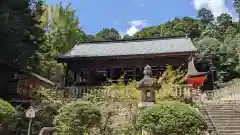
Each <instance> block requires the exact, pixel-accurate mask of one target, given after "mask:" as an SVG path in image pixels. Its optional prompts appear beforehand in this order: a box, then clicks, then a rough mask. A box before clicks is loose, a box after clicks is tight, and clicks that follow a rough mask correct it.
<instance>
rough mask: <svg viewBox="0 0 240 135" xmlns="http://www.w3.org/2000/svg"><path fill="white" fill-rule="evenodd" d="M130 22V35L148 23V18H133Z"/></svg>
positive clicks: (128, 31) (128, 30) (128, 32)
mask: <svg viewBox="0 0 240 135" xmlns="http://www.w3.org/2000/svg"><path fill="white" fill-rule="evenodd" d="M129 24H130V25H131V27H130V28H128V29H127V32H126V34H128V35H129V36H132V35H134V34H135V33H136V32H138V31H139V30H141V29H142V28H144V27H145V26H146V25H147V24H146V20H132V21H131V22H129Z"/></svg>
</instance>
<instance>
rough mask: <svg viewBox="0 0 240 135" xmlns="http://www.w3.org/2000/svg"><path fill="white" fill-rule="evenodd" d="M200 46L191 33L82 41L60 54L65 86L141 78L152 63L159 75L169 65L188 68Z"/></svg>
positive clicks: (90, 84)
mask: <svg viewBox="0 0 240 135" xmlns="http://www.w3.org/2000/svg"><path fill="white" fill-rule="evenodd" d="M196 51H197V49H196V48H195V47H194V45H193V43H192V41H191V39H190V38H187V37H161V38H148V39H131V40H117V41H91V42H79V43H78V44H76V45H75V46H74V47H73V48H72V49H71V50H70V51H69V52H67V53H65V54H63V55H61V56H58V57H57V60H58V62H61V63H65V64H66V65H67V68H66V75H65V83H64V84H65V86H66V87H67V86H86V85H87V86H99V85H101V84H104V83H105V82H107V81H111V82H116V80H118V79H119V78H120V77H121V76H122V75H123V74H124V76H125V78H126V79H132V80H140V79H142V77H143V68H144V67H145V66H146V65H149V66H151V68H152V74H153V76H154V77H159V76H160V75H161V73H162V72H163V71H164V69H165V67H166V65H171V66H172V67H173V68H179V67H182V68H185V69H186V68H187V65H188V64H187V63H188V61H189V59H190V57H191V56H194V54H195V52H196Z"/></svg>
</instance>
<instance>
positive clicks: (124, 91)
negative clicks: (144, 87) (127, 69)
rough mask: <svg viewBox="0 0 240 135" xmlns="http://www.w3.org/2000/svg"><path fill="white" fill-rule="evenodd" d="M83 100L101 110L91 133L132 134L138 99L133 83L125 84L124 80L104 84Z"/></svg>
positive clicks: (137, 92) (138, 94)
mask: <svg viewBox="0 0 240 135" xmlns="http://www.w3.org/2000/svg"><path fill="white" fill-rule="evenodd" d="M83 100H87V101H90V102H91V103H93V104H95V105H96V106H97V107H98V108H99V109H100V111H101V114H102V120H101V126H100V128H99V129H96V130H95V131H93V133H92V134H101V135H109V134H111V135H119V134H122V133H126V134H129V135H131V134H134V133H135V130H134V123H135V120H136V114H137V111H138V101H139V100H140V93H139V90H138V89H136V87H135V83H134V82H133V83H129V84H128V85H125V84H124V82H123V81H122V82H120V83H119V84H113V85H110V86H104V88H103V89H102V90H95V91H92V92H91V93H89V94H86V95H85V96H84V97H83Z"/></svg>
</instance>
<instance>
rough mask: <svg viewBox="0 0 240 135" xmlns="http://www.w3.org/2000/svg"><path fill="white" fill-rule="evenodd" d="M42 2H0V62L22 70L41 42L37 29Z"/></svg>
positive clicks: (26, 0) (41, 37)
mask: <svg viewBox="0 0 240 135" xmlns="http://www.w3.org/2000/svg"><path fill="white" fill-rule="evenodd" d="M41 6H42V2H41V1H38V2H35V1H30V0H20V1H15V0H3V1H1V2H0V20H1V21H0V31H1V32H0V39H1V46H0V59H1V60H4V61H5V62H6V63H8V64H12V65H14V66H20V67H26V64H27V63H28V62H29V61H30V58H31V57H32V56H33V55H34V53H35V52H36V50H37V49H38V48H39V46H40V45H41V44H42V43H43V42H44V36H43V34H44V31H43V29H42V28H41V27H40V24H41V20H40V17H41V15H42V12H43V9H42V8H41Z"/></svg>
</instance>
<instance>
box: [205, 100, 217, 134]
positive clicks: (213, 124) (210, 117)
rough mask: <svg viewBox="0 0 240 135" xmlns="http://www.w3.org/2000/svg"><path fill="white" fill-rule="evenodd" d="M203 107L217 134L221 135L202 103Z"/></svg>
mask: <svg viewBox="0 0 240 135" xmlns="http://www.w3.org/2000/svg"><path fill="white" fill-rule="evenodd" d="M201 106H202V108H203V109H204V112H205V113H206V114H207V117H208V118H209V120H210V122H211V123H212V125H213V128H214V130H215V131H216V132H217V135H220V132H219V130H218V129H217V128H216V124H215V123H214V122H213V120H212V117H211V116H210V115H209V113H208V111H207V109H206V108H205V106H204V104H203V102H201Z"/></svg>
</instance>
